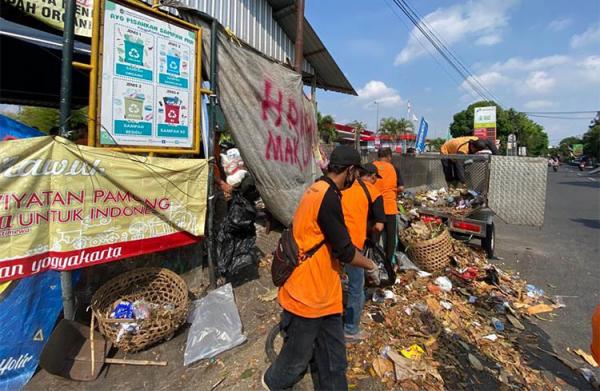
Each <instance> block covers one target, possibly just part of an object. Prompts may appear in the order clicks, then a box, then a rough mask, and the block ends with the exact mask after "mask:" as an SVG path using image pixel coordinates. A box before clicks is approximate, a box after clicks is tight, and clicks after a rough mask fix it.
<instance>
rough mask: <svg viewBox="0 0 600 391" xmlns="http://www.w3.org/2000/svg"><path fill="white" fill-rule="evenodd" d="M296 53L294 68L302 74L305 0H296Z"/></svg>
mask: <svg viewBox="0 0 600 391" xmlns="http://www.w3.org/2000/svg"><path fill="white" fill-rule="evenodd" d="M294 53H295V55H296V57H295V60H296V61H295V62H294V68H295V70H296V72H298V73H299V74H300V76H302V64H303V63H304V0H296V43H295V46H294Z"/></svg>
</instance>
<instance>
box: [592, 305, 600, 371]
mask: <svg viewBox="0 0 600 391" xmlns="http://www.w3.org/2000/svg"><path fill="white" fill-rule="evenodd" d="M592 356H594V360H596V362H600V304H598V305H597V306H596V311H594V315H593V316H592Z"/></svg>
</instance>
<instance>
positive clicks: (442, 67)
mask: <svg viewBox="0 0 600 391" xmlns="http://www.w3.org/2000/svg"><path fill="white" fill-rule="evenodd" d="M390 1H393V0H385V4H386V5H387V6H388V7H389V9H390V10H391V11H392V13H393V14H394V15H396V17H397V18H398V20H399V21H400V22H402V25H403V26H404V27H406V30H407V31H408V33H409V34H410V27H409V26H408V24H406V22H405V21H404V19H403V18H402V16H400V14H399V13H398V12H397V11H396V9H395V8H393V7H392V5H391V4H390V3H389V2H390ZM413 36H414V37H415V39H416V40H417V42H418V43H419V45H420V46H421V47H422V48H423V50H425V51H426V52H427V54H429V55H430V56H431V58H433V59H434V60H435V62H436V64H438V66H439V67H440V69H441V70H443V71H444V72H445V73H446V75H448V77H449V78H450V79H452V81H453V82H455V83H456V85H458V86H460V84H461V81H460V80H459V79H457V78H456V77H455V76H454V75H453V74H452V73H450V71H448V69H447V68H446V67H445V66H444V65H443V64H442V63H441V62H440V60H439V59H438V58H437V57H436V56H435V54H433V53H432V52H431V50H430V49H429V48H428V47H427V45H425V44H424V43H423V41H422V40H421V38H419V36H418V35H416V34H414V35H413ZM469 92H474V91H469ZM473 97H477V96H476V95H473Z"/></svg>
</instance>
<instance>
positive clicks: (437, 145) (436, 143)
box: [427, 138, 446, 151]
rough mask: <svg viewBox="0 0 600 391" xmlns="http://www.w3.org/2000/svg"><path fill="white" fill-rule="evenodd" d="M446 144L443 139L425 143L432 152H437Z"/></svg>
mask: <svg viewBox="0 0 600 391" xmlns="http://www.w3.org/2000/svg"><path fill="white" fill-rule="evenodd" d="M445 142H446V139H445V138H434V139H431V140H428V141H427V144H429V147H430V148H431V150H432V151H439V150H440V148H441V147H442V145H444V143H445Z"/></svg>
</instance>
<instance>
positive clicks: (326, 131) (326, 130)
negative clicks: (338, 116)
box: [317, 112, 338, 144]
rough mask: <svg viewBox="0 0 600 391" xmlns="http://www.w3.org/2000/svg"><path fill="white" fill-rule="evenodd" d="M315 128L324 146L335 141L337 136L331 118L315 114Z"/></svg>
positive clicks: (318, 113)
mask: <svg viewBox="0 0 600 391" xmlns="http://www.w3.org/2000/svg"><path fill="white" fill-rule="evenodd" d="M317 128H318V129H319V137H320V138H321V140H323V142H324V143H325V144H331V143H334V142H335V140H337V136H338V134H337V130H336V129H335V121H334V120H333V117H332V116H330V115H323V114H321V112H317Z"/></svg>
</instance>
